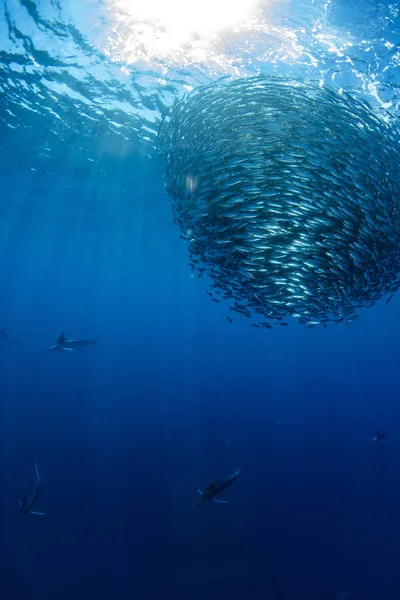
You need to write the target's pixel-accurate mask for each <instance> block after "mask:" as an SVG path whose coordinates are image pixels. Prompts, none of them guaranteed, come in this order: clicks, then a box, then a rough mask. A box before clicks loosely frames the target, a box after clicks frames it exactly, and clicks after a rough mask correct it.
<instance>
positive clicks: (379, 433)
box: [372, 429, 387, 444]
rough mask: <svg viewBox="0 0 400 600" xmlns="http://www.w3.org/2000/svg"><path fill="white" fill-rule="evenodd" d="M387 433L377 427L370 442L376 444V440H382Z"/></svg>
mask: <svg viewBox="0 0 400 600" xmlns="http://www.w3.org/2000/svg"><path fill="white" fill-rule="evenodd" d="M386 436H387V434H386V433H384V432H382V431H380V430H379V429H378V431H377V432H376V435H374V437H373V438H372V443H374V444H377V443H378V442H381V441H382V440H384V439H385V438H386Z"/></svg>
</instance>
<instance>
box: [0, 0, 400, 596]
mask: <svg viewBox="0 0 400 600" xmlns="http://www.w3.org/2000/svg"><path fill="white" fill-rule="evenodd" d="M147 4H148V7H147ZM221 4H222V3H221ZM245 4H246V3H245V0H242V3H237V4H235V3H234V2H233V3H231V4H230V6H227V5H225V7H223V9H221V10H222V12H221V14H222V16H223V17H224V16H225V18H228V15H230V14H231V13H232V15H233V16H235V14H236V12H235V11H237V14H238V16H237V18H236V21H233V22H232V23H230V24H229V28H228V30H226V29H225V28H224V26H223V25H220V24H219V23H220V20H221V19H222V20H221V23H224V20H223V18H222V17H221V14H220V12H219V11H218V3H217V2H214V3H213V4H211V3H210V5H207V3H206V2H203V4H202V6H201V7H200V10H199V9H198V8H197V9H196V10H198V12H197V13H195V21H193V19H192V21H190V18H191V14H189V13H191V11H189V12H188V10H187V8H185V7H184V5H180V6H178V7H177V6H175V7H174V6H173V3H172V2H171V6H169V3H168V2H167V1H165V2H164V3H162V5H159V6H158V9H157V7H156V3H155V2H150V1H149V2H148V3H146V9H145V7H144V6H142V7H139V6H136V5H135V3H134V2H133V0H132V2H123V0H110V1H106V0H103V1H101V0H65V1H64V0H1V1H0V329H2V328H7V331H8V335H9V336H10V339H9V340H7V339H1V338H0V508H1V511H0V598H1V599H2V600H3V599H4V600H22V599H23V600H50V599H51V600H53V599H54V598H57V600H70V599H71V598H74V600H81V599H89V598H90V599H91V598H96V599H98V600H101V599H103V598H107V599H110V598H112V599H122V598H124V599H125V598H135V599H137V600H153V599H159V598H175V599H176V600H180V599H182V600H183V599H185V600H189V599H190V600H197V599H199V598H201V599H204V598H207V600H216V599H217V598H218V600H224V599H225V598H226V599H228V598H229V599H230V600H233V599H235V600H236V599H237V600H247V599H250V598H251V599H252V600H259V599H260V600H261V599H262V600H294V599H296V600H398V599H399V598H400V575H399V569H398V565H399V541H398V540H399V536H400V521H399V506H400V469H399V463H400V407H399V388H400V373H399V366H398V364H399V351H398V343H399V339H400V325H399V322H400V319H399V317H400V301H399V297H398V294H397V295H395V297H394V298H393V299H392V301H391V302H390V303H389V304H386V303H385V300H381V301H379V302H377V303H376V305H375V306H374V307H372V308H369V309H365V310H362V311H360V318H359V320H358V321H356V322H354V323H351V324H350V325H347V326H343V325H340V326H337V327H336V326H329V327H327V328H326V329H324V328H313V329H306V328H303V327H301V326H300V325H296V324H294V325H291V326H290V327H288V328H274V329H272V330H263V329H255V328H252V327H250V326H249V323H248V322H247V320H246V319H241V318H235V319H234V321H233V323H231V324H230V323H228V322H227V321H226V320H225V319H224V318H223V315H224V314H226V312H227V311H228V310H229V305H228V304H226V305H224V303H221V304H218V305H217V304H215V303H212V302H211V301H210V299H209V298H208V296H207V295H206V291H207V290H208V289H209V286H210V281H209V280H208V278H207V276H206V275H204V277H203V278H201V279H198V278H197V277H193V273H192V271H191V269H190V267H189V266H188V264H187V263H188V248H187V243H186V242H185V241H184V240H182V239H180V237H179V235H180V232H179V228H178V226H177V225H174V223H173V219H172V212H171V198H169V197H168V195H167V193H166V190H165V187H164V165H163V163H162V161H161V160H160V158H159V156H158V151H157V132H158V126H159V123H160V118H161V115H162V113H163V111H164V110H165V109H167V108H168V107H169V106H171V104H172V103H173V101H174V100H175V99H176V98H179V97H181V96H182V95H183V94H184V93H185V92H186V91H188V90H191V89H193V88H195V87H197V86H199V85H202V84H205V83H210V82H211V81H214V80H217V79H219V78H220V77H227V78H228V79H234V78H238V77H245V76H250V75H255V74H259V73H263V74H267V75H271V74H273V75H281V76H288V77H296V78H301V79H306V80H309V81H313V82H320V83H321V84H326V85H330V86H331V87H333V88H334V89H336V90H340V89H344V90H349V91H352V93H354V94H355V95H358V96H359V97H362V98H363V99H365V100H367V101H368V102H369V103H370V104H371V106H373V107H374V110H376V112H377V114H379V115H380V116H381V117H382V118H384V119H386V120H387V121H389V122H392V123H393V124H395V123H396V122H397V120H398V118H399V114H398V113H399V84H400V18H399V10H400V5H399V3H398V2H393V3H384V2H376V1H373V0H365V1H358V2H354V3H351V5H350V3H349V2H348V1H347V0H341V1H337V0H327V1H326V0H324V1H319V0H293V1H290V0H288V1H282V2H278V1H276V0H274V1H272V0H271V1H269V2H268V1H265V2H262V3H259V6H258V9H257V10H256V13H255V15H253V16H252V17H251V16H249V15H246V14H244V13H243V14H242V12H240V11H241V10H242V9H243V6H245ZM249 4H250V3H249ZM194 6H195V5H194V4H193V5H192V9H191V10H193V11H194ZM151 9H154V12H151ZM146 10H149V12H147V13H146ZM157 11H158V12H157ZM192 17H193V15H192ZM184 19H186V21H184ZM187 20H189V21H190V22H189V24H188V22H187ZM210 25H212V27H211V28H210ZM63 331H65V332H66V334H67V336H68V337H71V338H75V339H77V338H78V339H82V338H84V339H87V338H89V339H93V338H95V336H96V335H98V334H100V337H99V339H98V341H97V343H96V345H94V346H91V347H89V348H84V349H83V350H82V352H50V351H49V348H50V346H51V345H53V344H54V343H55V342H56V340H57V338H58V337H59V335H60V333H61V332H63ZM10 340H11V341H10ZM13 341H15V342H18V343H12V342H13ZM379 429H380V430H382V431H385V432H387V438H386V440H385V443H380V444H372V443H369V442H368V439H371V438H372V437H373V436H374V435H375V433H376V431H377V430H379ZM241 457H242V460H243V463H242V473H241V475H240V477H239V479H238V480H237V482H235V483H234V484H233V485H232V487H230V488H229V490H227V491H226V492H225V493H224V494H223V495H221V498H223V499H225V500H228V504H226V505H223V504H213V503H209V504H206V505H205V506H202V507H200V508H199V509H198V510H195V511H194V510H193V509H192V505H193V502H194V501H195V500H196V497H197V488H198V487H200V488H201V489H204V488H205V487H206V486H207V485H209V484H210V483H211V482H212V481H213V480H214V479H215V478H217V477H224V476H226V475H227V474H229V473H232V472H233V471H234V470H235V469H236V468H237V467H238V466H239V463H240V461H241ZM35 460H36V461H37V464H38V468H39V471H40V476H41V487H40V493H39V496H38V499H37V502H36V503H35V507H34V509H35V510H37V511H43V512H45V513H46V516H45V517H39V516H33V515H29V516H26V517H24V518H23V519H19V518H18V514H19V502H20V500H21V498H22V497H23V495H24V494H25V493H27V491H29V490H31V489H32V487H33V485H34V480H35V471H34V463H35Z"/></svg>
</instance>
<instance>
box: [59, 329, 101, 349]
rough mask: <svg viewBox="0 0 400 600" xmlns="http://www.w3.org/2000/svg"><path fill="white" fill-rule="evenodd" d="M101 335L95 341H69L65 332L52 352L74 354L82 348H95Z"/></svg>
mask: <svg viewBox="0 0 400 600" xmlns="http://www.w3.org/2000/svg"><path fill="white" fill-rule="evenodd" d="M99 335H100V334H99ZM99 335H97V336H96V337H95V338H94V340H67V339H66V337H65V333H64V332H63V333H62V334H61V335H60V337H59V338H58V340H57V341H56V343H55V344H54V345H53V346H51V348H50V350H53V351H59V352H72V351H74V350H78V351H79V350H81V348H85V347H86V346H93V345H94V344H95V343H96V342H97V340H98V338H99Z"/></svg>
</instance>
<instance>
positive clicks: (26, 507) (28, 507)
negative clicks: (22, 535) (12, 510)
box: [19, 461, 46, 517]
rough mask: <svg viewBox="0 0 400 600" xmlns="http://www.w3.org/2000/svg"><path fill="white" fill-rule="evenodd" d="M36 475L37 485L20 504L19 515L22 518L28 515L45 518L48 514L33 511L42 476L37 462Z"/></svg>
mask: <svg viewBox="0 0 400 600" xmlns="http://www.w3.org/2000/svg"><path fill="white" fill-rule="evenodd" d="M35 474H36V479H35V485H34V487H33V489H32V491H31V493H30V494H25V496H24V497H23V498H22V500H21V502H20V503H19V507H20V508H19V515H20V517H23V516H26V515H39V516H41V517H45V516H46V513H42V512H37V511H35V510H32V509H33V506H34V504H35V502H36V500H37V497H38V495H39V485H40V476H39V470H38V467H37V464H36V461H35Z"/></svg>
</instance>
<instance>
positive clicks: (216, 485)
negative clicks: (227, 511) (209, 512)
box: [193, 467, 241, 508]
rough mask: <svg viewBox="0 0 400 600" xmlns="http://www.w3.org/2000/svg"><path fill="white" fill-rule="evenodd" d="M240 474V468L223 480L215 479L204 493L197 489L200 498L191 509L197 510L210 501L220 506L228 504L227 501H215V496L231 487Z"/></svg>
mask: <svg viewBox="0 0 400 600" xmlns="http://www.w3.org/2000/svg"><path fill="white" fill-rule="evenodd" d="M240 473H241V467H239V469H237V470H236V471H235V472H234V473H232V474H231V475H228V476H227V477H225V478H224V479H215V480H214V481H213V482H212V483H211V484H210V485H209V486H208V488H206V489H205V490H204V492H202V491H201V490H200V489H198V492H199V494H200V497H199V498H198V499H197V500H196V502H195V503H194V504H193V508H197V507H198V506H200V505H201V504H205V502H209V501H210V500H212V501H213V502H218V503H220V504H227V503H228V501H227V500H216V498H215V496H217V495H218V494H220V493H221V492H223V491H224V490H226V488H228V487H229V486H231V485H232V483H233V482H234V481H236V479H237V478H238V477H239V475H240Z"/></svg>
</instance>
